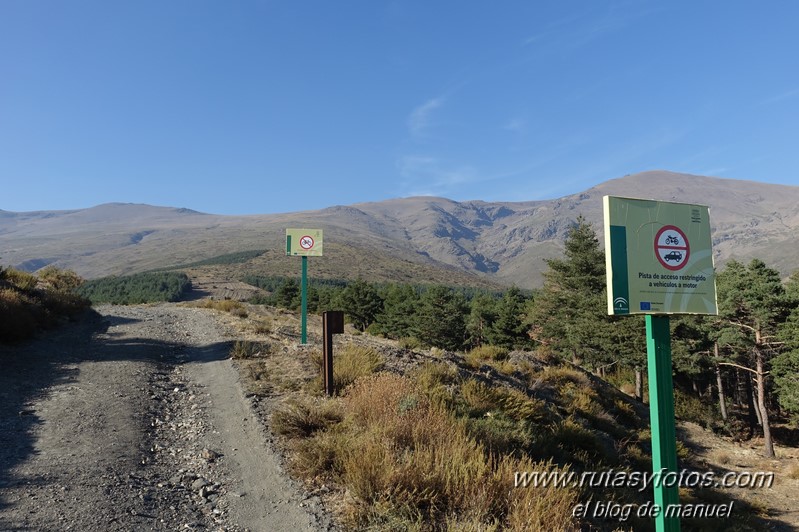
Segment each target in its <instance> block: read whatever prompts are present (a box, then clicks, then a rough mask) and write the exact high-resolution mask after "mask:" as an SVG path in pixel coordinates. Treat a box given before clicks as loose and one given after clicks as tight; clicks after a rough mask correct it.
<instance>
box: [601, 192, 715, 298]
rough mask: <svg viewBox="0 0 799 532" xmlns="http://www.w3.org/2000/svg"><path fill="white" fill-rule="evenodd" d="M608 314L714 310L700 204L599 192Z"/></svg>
mask: <svg viewBox="0 0 799 532" xmlns="http://www.w3.org/2000/svg"><path fill="white" fill-rule="evenodd" d="M604 206H605V261H606V266H607V276H608V281H607V282H608V314H717V313H718V311H717V306H716V283H715V274H714V271H713V252H712V247H711V239H710V219H709V211H708V208H707V207H706V206H704V205H691V204H687V203H671V202H665V201H651V200H641V199H630V198H617V197H614V196H605V198H604Z"/></svg>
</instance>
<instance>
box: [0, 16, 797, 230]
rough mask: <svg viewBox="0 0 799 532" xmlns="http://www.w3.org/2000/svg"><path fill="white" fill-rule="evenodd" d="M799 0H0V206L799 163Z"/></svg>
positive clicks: (783, 175) (531, 190)
mask: <svg viewBox="0 0 799 532" xmlns="http://www.w3.org/2000/svg"><path fill="white" fill-rule="evenodd" d="M797 20H799V3H797V2H788V1H781V2H779V1H775V2H761V3H752V2H749V1H731V2H729V1H728V2H696V1H691V2H688V1H678V2H649V1H624V2H604V1H597V0H592V1H581V2H578V1H565V0H561V1H535V2H529V1H520V2H513V1H508V2H476V1H475V2H463V1H458V2H455V1H440V2H429V1H422V0H420V1H408V2H402V1H390V2H382V1H378V0H363V1H336V2H331V1H322V0H320V1H317V2H305V1H280V0H275V1H222V0H218V1H213V2H212V1H207V0H158V1H150V0H136V1H121V0H111V1H108V0H102V1H81V0H71V1H68V2H67V1H61V0H59V1H51V0H0V209H4V210H12V211H27V210H40V209H71V208H81V207H89V206H92V205H96V204H99V203H105V202H110V201H121V202H134V203H150V204H155V205H169V206H177V207H189V208H193V209H197V210H201V211H205V212H213V213H220V214H253V213H272V212H287V211H297V210H306V209H318V208H323V207H327V206H330V205H337V204H352V203H357V202H364V201H380V200H384V199H388V198H395V197H404V196H411V195H422V194H432V195H438V196H444V197H449V198H452V199H456V200H470V199H483V200H487V201H499V200H505V201H523V200H532V199H543V198H553V197H559V196H563V195H567V194H571V193H575V192H580V191H582V190H585V189H586V188H589V187H591V186H593V185H596V184H598V183H600V182H602V181H605V180H607V179H612V178H615V177H621V176H623V175H625V174H630V173H635V172H639V171H644V170H651V169H667V170H673V171H678V172H688V173H695V174H703V175H713V176H719V177H730V178H738V179H749V180H755V181H764V182H770V183H783V184H791V185H799V149H798V148H797V139H799V31H797V30H796V21H797Z"/></svg>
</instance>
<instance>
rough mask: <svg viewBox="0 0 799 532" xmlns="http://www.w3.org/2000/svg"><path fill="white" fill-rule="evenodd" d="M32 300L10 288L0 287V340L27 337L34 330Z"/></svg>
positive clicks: (35, 322)
mask: <svg viewBox="0 0 799 532" xmlns="http://www.w3.org/2000/svg"><path fill="white" fill-rule="evenodd" d="M33 309H34V306H33V302H32V301H31V300H30V299H28V298H27V297H25V296H24V295H23V294H22V293H20V292H19V291H17V290H13V289H11V288H0V340H4V341H16V340H22V339H24V338H27V337H29V336H31V335H32V334H33V332H34V331H35V330H36V326H37V319H36V316H35V315H34V314H33V312H32V310H33Z"/></svg>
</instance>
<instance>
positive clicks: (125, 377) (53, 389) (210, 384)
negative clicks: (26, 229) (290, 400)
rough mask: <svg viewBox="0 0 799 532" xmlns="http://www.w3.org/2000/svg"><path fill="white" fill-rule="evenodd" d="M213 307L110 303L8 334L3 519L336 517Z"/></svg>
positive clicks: (274, 520)
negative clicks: (40, 328) (287, 456)
mask: <svg viewBox="0 0 799 532" xmlns="http://www.w3.org/2000/svg"><path fill="white" fill-rule="evenodd" d="M228 350H229V345H228V342H227V341H226V340H225V337H224V334H223V331H221V330H220V326H219V325H218V324H217V322H216V320H215V319H214V317H213V315H212V314H210V313H209V312H208V311H205V310H203V309H197V308H184V307H178V306H175V305H169V304H164V305H157V306H131V307H119V306H104V307H100V308H98V309H96V314H94V315H93V316H90V317H88V318H87V319H85V320H83V321H82V322H81V323H78V324H72V325H66V326H64V327H62V328H61V329H60V330H58V331H55V332H51V333H48V334H46V335H43V336H42V337H41V338H39V339H38V340H36V341H34V342H31V343H26V344H23V345H18V346H13V347H0V364H2V366H0V367H1V368H2V371H0V529H2V530H53V531H55V530H58V531H61V530H104V531H105V530H187V529H192V530H232V531H237V530H252V531H268V530H292V531H302V530H327V529H329V528H331V525H330V521H329V519H328V518H327V516H326V515H325V514H324V512H323V511H322V508H321V506H320V504H319V501H318V500H316V499H315V498H313V497H308V496H306V495H305V494H304V493H303V491H302V490H301V489H300V488H299V487H298V486H297V485H295V484H294V483H292V481H291V480H289V479H288V478H287V477H286V476H285V475H284V474H283V473H282V471H281V469H280V459H279V457H278V456H277V455H276V454H275V453H274V452H273V451H272V449H271V447H270V444H269V436H268V434H266V433H265V431H264V428H263V427H262V425H261V424H260V422H259V421H258V420H257V418H256V417H255V416H254V414H253V412H252V409H251V408H250V403H249V400H248V399H247V398H246V397H245V396H244V394H243V393H242V391H241V386H240V385H239V382H238V377H237V374H236V371H235V369H234V368H233V367H232V365H231V361H230V360H229V359H227V353H228Z"/></svg>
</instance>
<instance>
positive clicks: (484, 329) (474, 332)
mask: <svg viewBox="0 0 799 532" xmlns="http://www.w3.org/2000/svg"><path fill="white" fill-rule="evenodd" d="M496 319H497V300H496V298H495V297H492V296H490V295H488V294H480V295H477V296H475V297H474V298H472V302H471V305H470V312H469V317H468V319H467V320H466V332H467V335H468V336H469V344H470V345H471V346H472V347H479V346H481V345H483V344H487V343H490V341H491V340H490V336H491V329H492V327H493V325H494V322H495V321H496Z"/></svg>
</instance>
